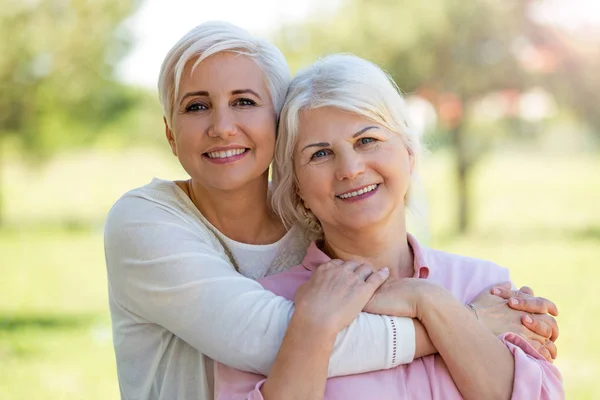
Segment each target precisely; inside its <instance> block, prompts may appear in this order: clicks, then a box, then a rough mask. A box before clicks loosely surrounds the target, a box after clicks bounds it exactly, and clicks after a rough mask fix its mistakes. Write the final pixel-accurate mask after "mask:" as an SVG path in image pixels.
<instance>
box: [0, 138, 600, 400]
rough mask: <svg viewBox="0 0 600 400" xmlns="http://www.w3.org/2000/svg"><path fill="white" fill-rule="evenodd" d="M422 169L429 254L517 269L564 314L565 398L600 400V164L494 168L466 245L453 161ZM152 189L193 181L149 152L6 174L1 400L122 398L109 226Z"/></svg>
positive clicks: (91, 155) (546, 162)
mask: <svg viewBox="0 0 600 400" xmlns="http://www.w3.org/2000/svg"><path fill="white" fill-rule="evenodd" d="M424 165H425V166H426V167H425V171H424V180H425V181H426V183H427V184H426V188H427V192H428V194H429V203H430V208H431V213H430V220H431V225H432V236H431V237H432V239H431V244H432V245H433V246H435V247H438V248H441V249H445V250H448V251H452V252H456V253H461V254H468V255H471V256H476V257H481V258H486V259H490V260H493V261H495V262H496V263H498V264H501V265H504V266H506V267H509V268H510V269H511V272H512V275H513V279H514V280H515V282H516V283H517V285H522V284H527V285H529V286H531V287H533V288H534V289H535V290H536V292H537V293H538V294H540V295H543V296H547V297H549V298H551V299H552V300H554V301H555V302H556V303H557V304H558V306H559V309H560V316H559V319H558V320H559V324H560V328H561V334H560V338H559V340H558V342H557V345H558V348H559V358H558V360H557V366H558V367H559V368H560V370H561V371H562V373H563V376H564V379H565V386H566V390H567V398H569V399H586V400H587V399H600V383H598V381H597V377H598V376H600V364H599V363H598V360H600V344H599V343H598V342H597V340H596V338H598V337H600V322H599V321H598V315H600V296H597V295H596V293H597V289H596V282H597V281H598V279H599V278H600V265H599V261H598V256H599V255H600V208H599V206H598V205H600V178H599V177H600V156H598V155H595V156H594V155H587V156H586V155H576V156H573V155H571V156H568V155H547V154H546V155H539V154H527V153H522V154H518V153H513V154H505V155H496V156H494V157H490V158H488V159H486V160H484V161H483V162H482V163H481V164H480V165H479V166H478V167H477V169H476V171H475V173H474V175H473V179H474V181H473V183H474V185H473V198H474V211H473V216H472V217H473V229H472V231H471V232H470V233H469V234H468V235H465V236H461V237H458V236H456V235H455V234H453V231H452V226H453V221H454V218H453V215H454V214H453V209H454V208H453V207H454V204H455V201H454V196H453V191H452V182H453V181H452V178H451V169H450V163H449V158H448V155H447V154H443V153H440V154H435V155H433V156H431V157H429V159H427V160H425V162H424ZM155 175H156V176H161V177H165V178H177V177H181V176H182V174H181V171H180V169H179V167H178V166H177V165H176V162H175V160H173V159H171V157H170V156H169V155H168V154H166V152H164V153H156V152H147V151H143V150H135V151H131V152H126V153H123V154H107V153H95V152H87V153H80V154H76V155H65V156H63V157H60V158H59V159H57V160H56V161H54V162H53V163H52V164H50V165H49V166H47V167H45V168H43V169H40V170H29V169H25V168H24V167H23V166H22V165H21V164H18V163H11V164H9V165H8V168H7V169H6V170H5V174H4V188H6V190H7V191H6V193H5V196H6V197H5V202H6V210H7V222H8V228H6V229H4V230H3V231H0V271H1V272H2V278H0V293H1V295H0V365H1V373H0V398H2V399H8V400H12V399H27V400H29V399H116V398H118V383H117V381H116V370H115V362H114V355H113V350H112V344H111V335H110V320H109V315H108V306H107V294H106V277H105V266H104V256H103V249H102V219H103V217H104V215H105V214H106V212H107V211H108V209H109V207H110V205H111V204H112V202H114V200H115V199H116V198H117V197H118V196H119V195H120V194H122V193H123V192H124V191H125V190H127V189H129V188H132V187H134V186H136V185H141V184H143V183H145V182H147V181H149V180H150V179H151V177H152V176H155ZM65 221H66V223H65V224H64V225H62V226H61V227H59V228H57V227H56V223H57V222H65ZM40 224H41V225H40Z"/></svg>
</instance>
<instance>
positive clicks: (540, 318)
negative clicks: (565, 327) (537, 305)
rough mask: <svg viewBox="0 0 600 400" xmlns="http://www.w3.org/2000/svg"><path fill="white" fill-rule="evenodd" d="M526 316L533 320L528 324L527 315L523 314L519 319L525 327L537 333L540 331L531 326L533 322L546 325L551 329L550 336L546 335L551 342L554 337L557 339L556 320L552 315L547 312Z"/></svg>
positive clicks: (554, 339)
mask: <svg viewBox="0 0 600 400" xmlns="http://www.w3.org/2000/svg"><path fill="white" fill-rule="evenodd" d="M528 316H529V318H531V319H532V320H533V321H534V322H533V323H531V324H530V323H529V320H528V319H527V315H525V316H523V317H522V319H521V321H522V322H523V325H525V326H526V327H527V328H529V329H530V330H532V331H534V332H537V333H540V332H539V330H538V329H534V328H532V327H533V326H534V325H535V324H542V325H545V326H546V327H548V328H549V329H550V330H551V334H550V336H547V337H548V338H549V339H550V340H551V341H553V342H554V341H556V339H558V335H559V329H558V322H556V319H554V317H553V316H551V315H548V314H530V315H528ZM541 329H547V328H541ZM540 334H541V333H540ZM544 336H546V335H544Z"/></svg>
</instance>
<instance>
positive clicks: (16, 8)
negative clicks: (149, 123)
mask: <svg viewBox="0 0 600 400" xmlns="http://www.w3.org/2000/svg"><path fill="white" fill-rule="evenodd" d="M138 5H139V1H138V0H31V1H18V0H0V37H2V40H1V41H0V146H1V145H2V144H5V143H6V141H7V140H10V141H11V143H13V144H14V145H16V146H18V148H20V149H21V150H23V153H24V154H25V155H26V156H27V157H29V158H30V159H31V158H32V157H33V158H37V159H40V158H41V157H44V156H48V155H50V154H52V153H54V152H55V151H57V150H59V149H62V148H65V147H70V146H76V145H81V144H84V143H89V142H90V141H91V140H92V139H93V138H94V137H95V136H97V134H98V132H99V131H100V130H101V129H103V128H105V127H106V126H107V125H108V124H110V123H111V122H113V121H114V120H115V119H116V118H118V117H119V116H120V115H121V114H123V113H124V112H125V111H127V110H128V109H129V108H130V107H131V106H132V104H133V103H134V101H135V98H136V97H137V93H136V92H135V91H134V90H133V89H129V88H127V87H125V86H123V85H122V84H120V83H118V82H117V81H116V80H115V78H114V74H113V71H114V67H115V65H116V63H117V62H118V61H119V60H120V59H121V58H122V57H123V56H124V55H125V53H126V51H127V49H128V47H129V44H130V42H129V40H128V37H129V36H128V32H127V31H126V30H125V29H124V28H123V25H122V22H123V20H124V19H125V18H126V17H127V16H128V15H130V14H131V13H132V12H133V11H134V9H135V8H136V7H137V6H138ZM0 149H1V148H0ZM0 154H1V153H0ZM0 161H1V159H0ZM0 164H1V163H0ZM0 175H1V174H0ZM0 189H1V182H0ZM0 194H1V191H0ZM0 199H1V196H0ZM1 215H2V214H1V207H0V221H1V220H2V219H1Z"/></svg>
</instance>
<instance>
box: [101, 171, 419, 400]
mask: <svg viewBox="0 0 600 400" xmlns="http://www.w3.org/2000/svg"><path fill="white" fill-rule="evenodd" d="M217 235H218V237H217ZM307 245H308V241H307V240H306V239H305V238H304V235H303V232H301V230H300V229H299V228H293V229H291V230H290V231H289V232H288V233H287V234H286V235H285V236H284V237H283V238H282V239H280V240H279V241H278V242H276V243H273V244H269V245H249V244H245V243H239V242H235V241H233V240H231V239H229V238H227V237H225V236H223V235H222V234H221V233H220V232H218V231H217V230H216V229H215V228H214V227H213V226H212V225H211V224H210V223H209V222H208V221H207V220H206V219H205V218H204V217H203V216H202V214H200V212H199V211H198V209H197V208H196V207H195V206H194V204H193V203H192V202H191V201H190V199H189V198H188V196H187V195H186V194H185V193H184V192H183V191H182V190H181V189H180V188H179V187H178V186H177V185H176V184H175V183H174V182H171V181H164V180H159V179H154V180H153V181H152V182H151V183H149V184H148V185H145V186H143V187H141V188H138V189H135V190H132V191H130V192H128V193H126V194H125V195H124V196H123V197H121V198H120V199H119V200H118V201H117V202H116V204H115V205H114V206H113V208H112V209H111V211H110V213H109V215H108V218H107V221H106V226H105V253H106V267H107V273H108V290H109V302H110V311H111V318H112V326H113V341H114V347H115V353H116V359H117V371H118V376H119V384H120V390H121V397H122V398H123V399H169V400H172V399H206V400H208V399H212V390H213V383H212V372H213V371H212V368H213V367H212V360H211V358H212V359H215V360H218V361H219V362H221V363H223V364H227V365H229V366H232V367H234V368H238V369H241V370H245V371H249V372H256V373H260V374H265V375H266V374H267V373H268V372H269V369H270V367H271V364H272V363H273V360H274V359H275V356H276V354H277V351H278V349H279V346H280V344H281V340H282V339H283V335H284V334H285V331H286V328H287V325H288V322H289V320H290V317H291V315H292V313H293V310H294V304H293V303H292V302H290V301H288V300H286V299H284V298H282V297H279V296H275V295H274V294H273V293H271V292H270V291H267V290H264V289H263V287H262V286H261V285H260V284H259V283H257V282H256V281H254V280H253V279H249V278H248V277H251V278H258V277H262V276H264V275H270V274H273V273H276V272H278V271H281V270H282V269H286V268H288V267H290V266H293V265H296V264H299V263H300V262H301V261H302V258H303V256H304V253H305V250H306V247H307ZM224 246H226V247H227V248H228V252H229V255H231V256H233V257H234V258H235V261H236V262H237V264H238V266H239V268H240V272H241V273H242V274H243V275H241V274H239V273H238V272H236V271H235V269H234V268H233V266H232V263H231V261H230V258H229V255H228V252H227V251H226V250H225V248H224ZM244 275H245V276H244ZM392 319H393V323H392ZM394 325H395V329H394ZM396 342H397V343H396ZM394 347H396V358H395V360H394V361H393V360H392V354H393V349H394ZM414 352H415V332H414V326H413V323H412V320H411V319H409V318H390V317H386V316H378V315H373V314H367V313H361V314H360V316H359V317H358V318H357V319H356V320H355V321H354V322H353V323H352V324H351V325H350V326H349V327H348V328H347V329H345V330H344V331H342V332H341V333H340V334H339V335H338V338H337V341H336V343H335V348H334V351H333V354H332V356H331V361H330V367H329V368H330V370H329V373H330V376H339V375H348V374H356V373H361V372H366V371H373V370H379V369H387V368H391V367H394V366H396V365H398V364H402V363H409V362H411V361H412V359H413V357H414ZM209 357H210V358H209Z"/></svg>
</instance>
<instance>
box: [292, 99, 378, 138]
mask: <svg viewBox="0 0 600 400" xmlns="http://www.w3.org/2000/svg"><path fill="white" fill-rule="evenodd" d="M367 125H375V126H379V124H376V123H374V122H373V121H371V120H369V119H367V118H365V117H363V116H360V115H358V114H355V113H352V112H349V111H345V110H341V109H339V108H336V107H331V106H328V107H320V108H316V109H312V110H302V111H300V115H299V126H298V142H299V143H300V142H302V141H306V140H311V139H317V138H321V139H325V138H327V139H328V140H331V139H333V138H335V137H340V138H345V137H347V136H352V135H354V134H355V133H356V132H357V131H359V130H360V129H362V128H363V127H365V126H367Z"/></svg>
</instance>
